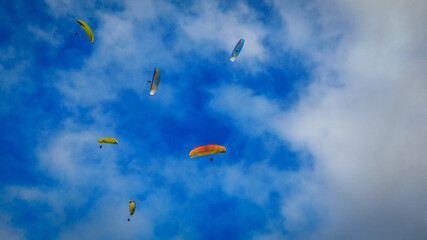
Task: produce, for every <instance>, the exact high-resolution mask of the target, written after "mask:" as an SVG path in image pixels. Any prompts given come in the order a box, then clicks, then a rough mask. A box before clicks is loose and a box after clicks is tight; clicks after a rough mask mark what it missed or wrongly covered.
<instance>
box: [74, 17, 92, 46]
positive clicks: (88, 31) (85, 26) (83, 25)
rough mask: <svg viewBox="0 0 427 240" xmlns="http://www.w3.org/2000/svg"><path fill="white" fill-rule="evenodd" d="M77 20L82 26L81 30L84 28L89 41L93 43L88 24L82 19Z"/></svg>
mask: <svg viewBox="0 0 427 240" xmlns="http://www.w3.org/2000/svg"><path fill="white" fill-rule="evenodd" d="M77 22H78V23H79V24H80V26H81V27H82V28H83V30H85V32H86V33H87V35H88V36H89V39H90V43H93V32H92V29H91V28H90V27H89V25H87V24H86V23H85V22H83V21H82V20H77ZM75 35H77V34H75Z"/></svg>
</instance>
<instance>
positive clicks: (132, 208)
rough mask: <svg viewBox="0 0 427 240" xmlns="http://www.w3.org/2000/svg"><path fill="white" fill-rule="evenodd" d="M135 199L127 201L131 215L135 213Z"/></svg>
mask: <svg viewBox="0 0 427 240" xmlns="http://www.w3.org/2000/svg"><path fill="white" fill-rule="evenodd" d="M135 206H136V205H135V201H134V200H130V201H129V212H130V215H131V216H132V215H133V214H134V213H135ZM129 221H130V218H128V222H129Z"/></svg>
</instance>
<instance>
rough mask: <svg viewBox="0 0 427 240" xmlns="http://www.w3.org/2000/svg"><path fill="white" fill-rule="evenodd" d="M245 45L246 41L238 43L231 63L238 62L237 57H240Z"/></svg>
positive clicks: (232, 54)
mask: <svg viewBox="0 0 427 240" xmlns="http://www.w3.org/2000/svg"><path fill="white" fill-rule="evenodd" d="M244 44H245V40H244V39H240V40H239V42H237V44H236V46H235V47H234V50H233V52H232V53H231V59H230V60H231V61H232V62H234V60H236V58H237V56H239V54H240V52H241V51H242V48H243V45H244Z"/></svg>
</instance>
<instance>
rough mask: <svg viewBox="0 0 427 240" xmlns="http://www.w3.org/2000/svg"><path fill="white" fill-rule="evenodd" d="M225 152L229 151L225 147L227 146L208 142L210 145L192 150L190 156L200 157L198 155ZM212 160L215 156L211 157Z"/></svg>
mask: <svg viewBox="0 0 427 240" xmlns="http://www.w3.org/2000/svg"><path fill="white" fill-rule="evenodd" d="M225 152H227V150H226V149H225V147H223V146H221V145H216V144H208V145H203V146H199V147H196V148H194V149H193V150H191V152H190V154H189V157H190V158H192V157H198V156H204V155H209V154H216V153H225ZM211 161H213V158H211Z"/></svg>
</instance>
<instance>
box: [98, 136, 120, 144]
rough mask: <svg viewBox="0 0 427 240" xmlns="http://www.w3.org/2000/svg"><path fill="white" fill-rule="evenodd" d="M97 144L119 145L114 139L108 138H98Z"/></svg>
mask: <svg viewBox="0 0 427 240" xmlns="http://www.w3.org/2000/svg"><path fill="white" fill-rule="evenodd" d="M98 142H99V143H111V144H119V142H118V141H117V140H116V139H114V138H110V137H106V138H100V139H98Z"/></svg>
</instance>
